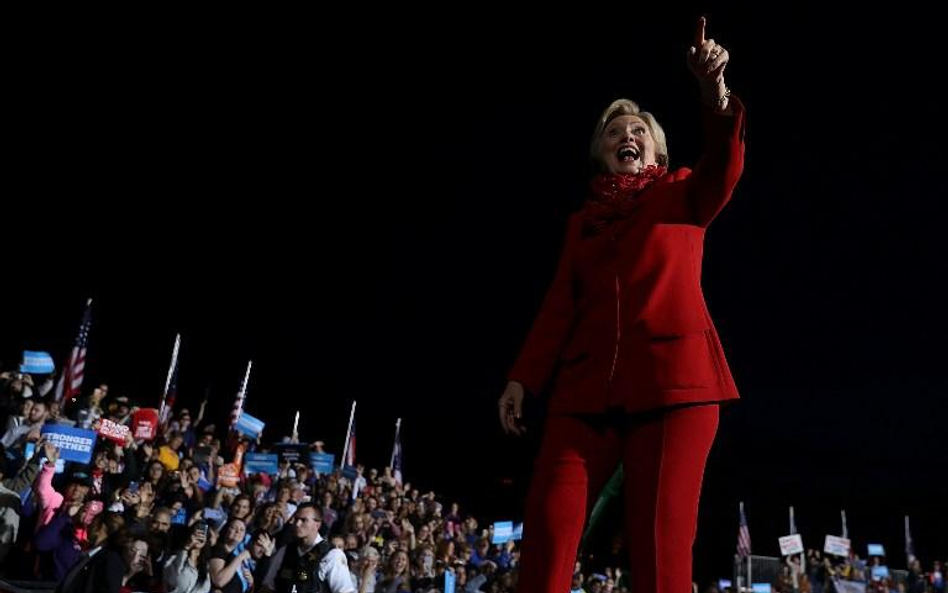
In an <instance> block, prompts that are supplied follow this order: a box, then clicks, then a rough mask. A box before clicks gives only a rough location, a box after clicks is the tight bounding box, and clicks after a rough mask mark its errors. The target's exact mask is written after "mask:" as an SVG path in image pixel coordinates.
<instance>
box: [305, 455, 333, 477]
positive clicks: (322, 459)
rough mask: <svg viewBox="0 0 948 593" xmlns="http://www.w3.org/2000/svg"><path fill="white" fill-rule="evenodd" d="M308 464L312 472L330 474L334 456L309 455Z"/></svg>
mask: <svg viewBox="0 0 948 593" xmlns="http://www.w3.org/2000/svg"><path fill="white" fill-rule="evenodd" d="M309 463H310V465H311V466H312V467H313V469H314V470H316V471H317V472H319V473H321V474H331V473H332V468H333V465H334V464H335V463H336V456H335V455H334V454H332V453H310V454H309Z"/></svg>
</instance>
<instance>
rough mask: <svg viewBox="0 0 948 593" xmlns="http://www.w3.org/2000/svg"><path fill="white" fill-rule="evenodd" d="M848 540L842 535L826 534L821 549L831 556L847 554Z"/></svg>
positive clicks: (844, 555)
mask: <svg viewBox="0 0 948 593" xmlns="http://www.w3.org/2000/svg"><path fill="white" fill-rule="evenodd" d="M850 546H851V544H850V541H849V540H848V539H846V538H844V537H837V536H835V535H827V536H826V541H825V542H824V543H823V551H824V552H826V553H827V554H832V555H833V556H843V557H846V556H849V549H850Z"/></svg>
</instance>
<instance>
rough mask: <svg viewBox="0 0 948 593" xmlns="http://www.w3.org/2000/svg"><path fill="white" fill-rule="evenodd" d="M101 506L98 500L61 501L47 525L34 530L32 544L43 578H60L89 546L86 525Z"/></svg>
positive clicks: (58, 579) (99, 510) (90, 523)
mask: <svg viewBox="0 0 948 593" xmlns="http://www.w3.org/2000/svg"><path fill="white" fill-rule="evenodd" d="M102 508H103V504H102V501H101V500H89V501H85V502H84V503H80V502H74V501H73V502H68V503H65V504H63V505H62V506H61V507H59V510H58V511H57V512H56V514H55V515H54V516H53V518H52V520H51V521H50V522H49V523H48V524H46V525H44V526H43V527H41V528H39V529H38V530H37V531H36V534H35V535H34V536H33V547H34V549H35V550H36V551H37V552H39V560H40V576H41V578H42V579H43V580H50V581H60V580H62V579H63V578H64V577H65V576H66V573H68V572H69V569H70V568H71V567H72V566H73V565H74V564H75V563H76V561H77V560H79V557H80V556H81V554H82V551H83V550H84V549H87V548H88V547H89V546H90V541H89V535H90V534H89V527H90V526H91V525H92V520H93V519H95V517H96V516H97V515H98V514H99V513H101V512H102Z"/></svg>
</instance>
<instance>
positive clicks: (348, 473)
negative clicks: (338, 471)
mask: <svg viewBox="0 0 948 593" xmlns="http://www.w3.org/2000/svg"><path fill="white" fill-rule="evenodd" d="M342 477H343V478H345V479H347V480H355V479H356V478H357V477H359V471H358V470H357V469H356V468H355V467H353V466H351V465H346V466H343V468H342Z"/></svg>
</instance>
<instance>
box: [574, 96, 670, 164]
mask: <svg viewBox="0 0 948 593" xmlns="http://www.w3.org/2000/svg"><path fill="white" fill-rule="evenodd" d="M589 148H590V151H589V156H590V159H591V160H592V163H593V166H594V168H595V169H596V172H598V173H612V174H625V175H635V174H637V173H639V172H641V171H642V170H643V169H645V168H646V167H648V166H649V165H656V164H657V165H663V166H668V143H667V142H666V140H665V131H664V130H662V126H661V125H659V123H658V121H657V120H656V119H655V116H653V115H652V114H651V113H648V112H646V111H642V110H641V109H639V106H638V104H637V103H635V102H634V101H629V100H628V99H617V100H616V101H613V102H612V104H610V105H609V106H608V107H607V108H606V109H605V110H604V111H603V112H602V114H601V115H600V116H599V120H598V123H597V124H596V128H595V130H593V135H592V142H591V144H590V147H589Z"/></svg>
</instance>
